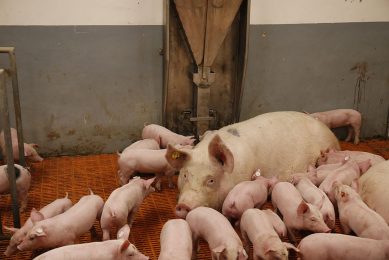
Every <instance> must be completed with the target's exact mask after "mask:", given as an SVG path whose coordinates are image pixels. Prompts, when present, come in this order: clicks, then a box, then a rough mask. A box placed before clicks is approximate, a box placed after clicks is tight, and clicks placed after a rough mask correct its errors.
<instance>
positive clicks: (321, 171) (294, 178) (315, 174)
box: [289, 157, 350, 186]
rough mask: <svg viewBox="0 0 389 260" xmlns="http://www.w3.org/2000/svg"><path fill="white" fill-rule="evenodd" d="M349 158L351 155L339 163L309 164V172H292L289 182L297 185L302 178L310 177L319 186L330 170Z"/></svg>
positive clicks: (338, 166)
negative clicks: (316, 165) (315, 165)
mask: <svg viewBox="0 0 389 260" xmlns="http://www.w3.org/2000/svg"><path fill="white" fill-rule="evenodd" d="M349 159H350V157H345V158H343V160H342V161H341V162H339V163H333V164H323V165H320V166H318V167H317V168H316V167H314V166H312V165H309V166H308V170H307V172H304V173H294V174H292V175H291V178H290V181H289V182H291V183H292V184H294V185H296V184H297V183H298V182H299V181H300V180H301V179H302V178H308V179H309V180H310V181H311V182H312V183H313V184H314V185H315V186H319V185H320V184H321V183H322V182H323V181H324V179H325V178H326V177H327V175H328V174H329V173H330V172H332V171H334V170H335V169H337V168H340V167H341V166H342V165H343V164H345V163H346V162H347V161H348V160H349Z"/></svg>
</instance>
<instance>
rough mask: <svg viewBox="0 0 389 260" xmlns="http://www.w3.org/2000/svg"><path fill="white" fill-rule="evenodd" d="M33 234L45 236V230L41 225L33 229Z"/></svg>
mask: <svg viewBox="0 0 389 260" xmlns="http://www.w3.org/2000/svg"><path fill="white" fill-rule="evenodd" d="M33 235H35V236H37V237H45V236H47V234H46V232H45V231H44V230H43V228H41V227H40V228H37V229H35V230H34V233H33Z"/></svg>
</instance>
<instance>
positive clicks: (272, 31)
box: [241, 23, 389, 137]
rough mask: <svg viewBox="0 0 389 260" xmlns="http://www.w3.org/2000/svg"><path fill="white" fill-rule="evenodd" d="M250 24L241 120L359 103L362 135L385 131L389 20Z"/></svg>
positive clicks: (388, 96)
mask: <svg viewBox="0 0 389 260" xmlns="http://www.w3.org/2000/svg"><path fill="white" fill-rule="evenodd" d="M250 29H251V31H250V46H249V57H248V59H249V60H248V70H247V75H246V85H245V91H244V95H243V101H242V103H243V106H242V111H241V119H242V120H243V119H247V118H250V117H252V116H254V115H257V114H260V113H265V112H269V111H274V110H297V111H302V110H306V111H308V112H317V111H326V110H331V109H336V108H354V109H356V108H358V110H359V111H360V112H361V113H362V116H363V122H362V124H363V126H362V135H363V136H365V137H372V136H376V135H381V136H384V135H385V134H386V133H385V131H386V127H387V115H388V112H389V23H345V24H300V25H258V26H251V28H250ZM364 67H365V68H366V69H365V70H366V71H365V73H363V68H364ZM354 68H356V69H354ZM358 68H361V70H359V69H358ZM357 86H360V87H357ZM358 90H360V96H361V98H360V99H359V101H358ZM355 100H356V101H358V102H354V101H355Z"/></svg>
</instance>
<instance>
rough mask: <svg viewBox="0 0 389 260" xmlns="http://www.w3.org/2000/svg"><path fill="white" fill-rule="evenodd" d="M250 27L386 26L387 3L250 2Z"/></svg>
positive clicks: (388, 18)
mask: <svg viewBox="0 0 389 260" xmlns="http://www.w3.org/2000/svg"><path fill="white" fill-rule="evenodd" d="M250 18H251V19H250V20H251V21H250V22H251V24H300V23H347V22H383V21H385V22H388V21H389V1H388V0H252V1H251V17H250Z"/></svg>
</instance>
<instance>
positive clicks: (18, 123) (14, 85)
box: [0, 47, 26, 167]
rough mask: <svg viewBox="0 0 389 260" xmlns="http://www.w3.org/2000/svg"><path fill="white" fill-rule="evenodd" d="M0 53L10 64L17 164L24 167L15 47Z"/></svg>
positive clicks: (0, 50)
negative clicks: (16, 136) (7, 58)
mask: <svg viewBox="0 0 389 260" xmlns="http://www.w3.org/2000/svg"><path fill="white" fill-rule="evenodd" d="M0 53H8V56H9V62H10V70H9V71H10V74H11V79H12V91H13V100H14V110H15V121H16V131H17V134H18V148H19V164H20V165H22V166H24V167H26V159H25V157H24V138H23V127H22V113H21V109H20V99H19V84H18V74H17V69H16V56H15V47H0Z"/></svg>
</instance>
